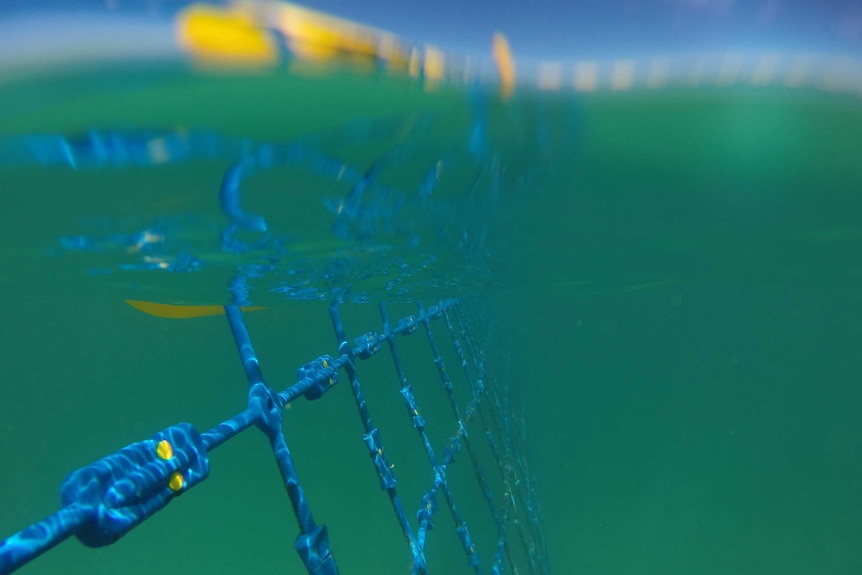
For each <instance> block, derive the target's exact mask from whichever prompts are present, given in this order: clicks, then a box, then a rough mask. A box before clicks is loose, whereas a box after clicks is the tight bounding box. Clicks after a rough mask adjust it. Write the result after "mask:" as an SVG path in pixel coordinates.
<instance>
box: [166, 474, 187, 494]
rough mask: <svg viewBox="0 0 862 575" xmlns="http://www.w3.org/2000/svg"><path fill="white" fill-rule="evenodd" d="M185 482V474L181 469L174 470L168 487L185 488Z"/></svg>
mask: <svg viewBox="0 0 862 575" xmlns="http://www.w3.org/2000/svg"><path fill="white" fill-rule="evenodd" d="M184 484H185V479H183V474H182V473H180V472H179V471H174V473H173V474H172V475H171V478H170V480H168V487H170V488H171V491H179V490H180V489H182V488H183V485H184Z"/></svg>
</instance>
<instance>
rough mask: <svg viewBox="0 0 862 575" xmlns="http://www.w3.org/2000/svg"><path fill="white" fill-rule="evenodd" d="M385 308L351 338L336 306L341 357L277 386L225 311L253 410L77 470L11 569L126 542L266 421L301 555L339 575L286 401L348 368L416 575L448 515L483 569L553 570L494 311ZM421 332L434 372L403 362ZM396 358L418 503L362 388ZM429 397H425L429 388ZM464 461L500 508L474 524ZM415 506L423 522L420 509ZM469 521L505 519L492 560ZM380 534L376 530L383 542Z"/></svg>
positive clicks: (17, 550) (325, 359) (319, 569)
mask: <svg viewBox="0 0 862 575" xmlns="http://www.w3.org/2000/svg"><path fill="white" fill-rule="evenodd" d="M379 310H380V315H381V323H382V327H381V329H379V330H374V331H368V332H366V333H364V334H362V335H359V336H358V337H356V338H355V339H354V341H353V343H350V341H349V339H350V338H349V336H348V334H347V333H346V330H345V327H344V323H343V321H342V317H341V313H340V311H339V306H338V305H337V304H333V305H332V307H331V308H330V316H331V321H332V325H333V328H334V331H335V335H336V338H337V341H338V352H337V353H336V354H334V355H322V356H320V357H318V358H317V359H315V360H312V361H309V362H308V363H306V364H304V365H302V366H301V367H300V368H299V369H298V370H297V382H296V383H295V384H293V385H291V386H289V387H287V388H285V389H283V390H281V391H276V389H275V388H273V387H271V386H270V385H269V384H268V383H267V382H266V380H265V378H264V376H263V371H262V369H261V365H260V363H259V361H258V358H257V355H256V353H255V350H254V347H253V345H252V340H251V337H250V334H249V332H248V330H247V329H246V326H245V322H244V320H243V314H242V311H241V309H240V308H239V307H238V306H234V305H229V306H225V314H226V316H227V319H228V322H229V325H230V328H231V331H232V333H233V336H234V340H235V342H236V347H237V350H238V352H239V355H240V358H241V360H242V363H243V368H244V371H245V373H246V376H247V378H248V382H249V395H248V406H247V408H246V409H245V410H244V411H242V412H241V413H239V414H238V415H236V416H235V417H233V418H231V419H228V420H226V421H224V422H223V423H221V424H219V425H217V426H216V427H214V428H213V429H210V430H208V431H204V432H198V431H197V430H196V429H195V427H194V426H193V425H191V424H189V423H180V424H177V425H174V426H171V427H169V428H167V429H165V430H163V431H161V432H159V433H157V434H155V435H154V436H153V437H152V438H150V439H147V440H144V441H141V442H137V443H133V444H131V445H129V446H126V447H125V448H123V449H121V450H120V451H118V452H117V453H114V454H113V455H110V456H108V457H105V458H103V459H101V460H99V461H97V462H95V463H93V464H91V465H88V466H86V467H83V468H81V469H79V470H77V471H75V472H73V473H72V474H70V475H69V476H68V477H67V478H66V480H65V481H64V483H63V485H62V487H61V490H60V492H61V499H62V502H63V508H62V509H61V510H60V511H58V512H57V513H55V514H53V515H52V516H50V517H48V518H46V519H44V520H43V521H40V522H38V523H36V524H34V525H32V526H30V527H29V528H27V529H24V530H23V531H21V532H19V533H17V534H15V535H13V536H11V537H9V538H8V539H6V540H4V541H3V542H2V543H0V572H2V573H9V572H12V571H13V570H15V569H16V568H17V567H19V566H21V565H23V564H24V563H26V562H27V561H29V560H31V559H33V558H34V557H36V556H38V555H39V554H41V553H43V552H44V551H46V550H47V549H50V548H51V547H53V546H54V545H56V544H57V543H58V542H60V541H62V540H63V539H65V538H67V537H69V536H71V535H72V534H74V535H76V536H77V537H78V539H79V540H80V541H81V542H83V543H84V544H86V545H88V546H91V547H99V546H104V545H108V544H111V543H114V542H116V541H117V540H118V539H120V538H121V537H122V536H123V535H125V534H126V533H127V532H128V531H129V530H131V529H132V528H133V527H135V526H136V525H138V524H140V523H141V522H143V521H144V520H146V519H147V518H148V517H150V516H151V515H152V514H153V513H155V512H156V511H158V510H160V509H162V508H163V507H164V506H166V505H167V504H168V503H169V502H171V501H172V500H173V499H174V498H175V497H177V496H179V495H181V494H183V493H185V492H186V491H188V490H189V489H190V488H191V487H194V486H195V485H197V484H198V483H200V482H201V481H203V480H204V479H206V478H207V476H208V475H209V473H210V468H211V462H210V458H209V453H210V452H211V451H212V450H213V449H215V448H216V447H218V446H219V445H221V444H222V443H224V442H226V441H228V440H230V439H231V438H233V437H234V436H236V435H237V434H238V433H240V432H242V431H244V430H245V429H248V428H249V427H252V426H257V427H258V428H260V429H261V430H262V431H263V432H264V434H265V435H266V436H267V437H268V438H269V441H270V445H271V447H272V450H273V453H274V455H275V458H276V461H277V463H278V466H279V469H280V471H281V474H282V478H283V481H284V485H285V488H286V490H287V493H288V496H289V498H290V501H291V504H292V507H293V511H294V513H295V515H296V518H297V521H298V525H299V531H300V533H299V535H298V536H297V538H296V540H295V542H294V548H295V549H296V551H297V553H298V554H299V556H300V558H301V560H302V562H303V563H304V565H305V567H306V569H307V571H308V573H313V574H325V573H329V574H334V573H337V572H338V568H337V566H336V556H335V554H333V551H332V549H331V547H330V542H329V536H328V533H327V530H326V526H325V525H323V524H318V523H316V522H315V519H314V517H313V515H312V505H311V503H310V502H309V501H308V499H307V498H306V495H305V493H304V491H303V483H302V480H303V479H304V478H303V476H302V474H301V473H300V470H298V469H297V467H296V466H295V465H294V463H293V460H292V457H291V453H290V449H289V446H288V445H287V442H286V441H285V437H284V434H283V432H282V413H283V409H284V407H285V406H286V405H288V404H290V403H291V402H293V401H295V400H297V399H299V398H305V399H307V400H311V401H313V400H318V399H321V398H322V397H323V396H324V395H325V394H326V393H327V392H329V391H330V390H332V389H333V388H334V387H335V385H336V383H338V381H339V378H340V376H341V374H346V377H347V383H348V384H349V386H350V390H351V393H352V395H353V398H354V401H355V403H356V407H357V411H358V414H359V416H360V419H361V423H362V428H363V432H364V433H363V435H362V442H363V443H364V445H365V448H366V449H367V451H368V453H369V455H370V458H371V461H372V464H373V468H374V472H376V474H377V476H378V478H379V480H380V487H381V489H382V490H383V491H384V492H385V493H386V495H387V497H388V498H389V500H390V501H391V504H392V509H393V511H394V514H395V517H396V520H397V521H398V524H399V526H400V528H401V531H402V533H403V535H404V538H405V541H406V543H407V547H408V550H409V557H410V568H409V571H410V572H411V573H414V574H423V573H428V572H430V571H433V565H429V564H428V562H427V560H426V548H428V547H430V546H433V544H434V543H433V541H434V538H433V537H432V536H430V532H431V530H432V528H433V527H434V526H435V522H438V521H439V517H438V515H440V514H448V515H450V516H451V518H452V520H453V525H454V528H455V531H456V533H457V536H458V540H459V541H460V544H461V547H462V550H463V552H464V555H465V557H466V562H467V564H468V567H469V570H470V571H472V572H475V573H481V572H490V573H506V572H509V573H536V574H542V573H547V572H548V567H547V552H546V548H545V543H544V537H543V534H542V525H541V520H540V517H539V506H538V501H537V498H536V489H535V484H534V481H533V477H532V475H531V473H530V469H529V464H528V460H527V457H526V452H527V451H526V444H525V441H526V429H525V424H524V420H523V417H522V416H521V415H520V414H519V411H518V409H517V408H516V407H515V406H516V405H517V404H518V402H517V400H516V398H514V397H513V387H512V386H511V381H509V379H508V378H506V377H504V376H503V375H501V370H497V369H493V368H491V365H492V364H493V363H494V361H497V360H499V359H500V358H499V357H497V356H498V354H497V353H495V352H494V346H493V343H492V342H490V341H489V338H487V337H485V335H484V333H485V332H484V328H485V327H486V324H484V323H483V321H482V320H481V316H480V315H479V314H478V313H477V312H476V311H475V309H474V308H472V307H471V306H468V305H466V304H464V303H461V302H459V301H458V300H444V301H441V302H439V303H438V304H435V305H433V306H430V307H428V308H425V307H423V306H422V305H421V304H420V305H419V307H418V310H417V312H416V313H415V314H411V315H408V316H405V317H402V318H400V319H399V320H397V321H392V320H390V317H389V314H388V311H387V307H386V305H385V304H382V303H381V304H380V305H379ZM411 334H413V337H414V338H417V337H419V338H422V337H424V339H425V340H426V345H427V348H428V349H429V350H430V355H428V357H427V360H428V361H427V362H426V363H425V364H424V365H421V364H417V363H410V364H407V363H405V362H404V361H402V356H401V353H400V349H401V346H402V345H403V342H402V339H403V338H405V337H407V336H409V335H411ZM384 355H388V356H389V357H390V359H391V361H392V365H393V367H394V370H395V372H396V374H397V381H398V383H399V386H398V389H397V391H398V393H400V395H401V398H402V400H403V405H404V407H405V412H404V416H405V417H407V418H409V419H410V425H411V427H412V428H413V429H414V430H415V432H416V435H417V439H418V442H417V443H416V444H415V449H418V450H422V451H423V452H424V454H425V457H426V459H427V471H426V473H424V477H425V481H424V484H425V485H424V487H422V488H421V489H422V492H423V495H422V497H421V500H419V501H405V500H403V499H402V498H401V496H400V493H399V488H398V478H397V474H396V471H395V465H394V463H393V462H392V461H391V460H390V459H389V457H388V456H387V452H386V450H385V445H386V443H385V441H384V433H383V432H382V431H381V429H380V428H379V427H377V426H376V425H375V420H374V419H373V417H372V408H373V405H369V403H368V401H367V400H366V393H365V391H366V389H367V387H366V386H367V385H369V384H368V382H367V381H366V380H365V379H364V378H362V382H360V373H361V372H362V371H363V369H362V368H361V365H360V364H362V363H363V362H365V361H366V360H371V359H372V358H374V357H377V356H384ZM447 356H448V357H450V358H454V359H455V365H452V364H451V363H449V362H448V361H447V359H446V357H447ZM378 360H382V358H378ZM428 370H432V371H436V373H437V378H438V380H439V384H440V386H439V388H438V390H437V392H439V393H443V394H444V395H445V401H446V403H448V405H449V407H450V409H451V414H452V417H453V420H452V421H450V423H449V425H448V426H447V427H448V429H449V432H448V439H447V440H446V441H445V443H444V444H443V445H435V444H434V442H433V441H432V439H431V438H430V436H429V434H428V433H427V432H426V428H427V426H428V423H427V422H426V419H425V412H424V411H423V405H422V402H421V401H419V400H418V399H417V393H416V392H415V390H414V387H413V385H412V384H411V381H412V380H413V376H414V375H415V374H417V372H418V373H421V372H423V371H424V372H427V371H428ZM502 373H505V370H502ZM373 383H375V382H372V384H373ZM376 383H379V382H376ZM395 391H396V390H395V389H393V390H392V392H395ZM428 391H429V390H422V394H427V393H428ZM438 423H439V422H438ZM287 424H288V425H289V422H288V423H287ZM483 451H484V452H486V453H487V454H490V457H488V456H487V455H486V456H485V458H484V460H483V456H482V452H483ZM458 466H460V467H462V468H464V467H467V468H469V469H470V471H471V473H472V475H473V477H474V479H475V482H476V484H477V485H478V488H479V491H480V492H481V494H482V497H483V499H484V500H485V503H486V505H487V511H486V513H484V514H482V516H479V517H467V516H466V515H465V514H464V513H463V511H462V509H461V508H460V507H459V506H460V505H462V504H463V503H464V502H465V497H469V495H467V494H466V493H462V492H459V490H458V489H455V488H454V487H453V484H452V481H451V480H450V479H449V478H448V477H449V474H450V473H451V472H452V470H453V468H456V469H457V467H458ZM312 480H313V478H312ZM414 509H415V510H417V511H415V515H414V514H413V513H411V511H412V510H414ZM411 515H413V516H415V519H416V520H415V522H414V521H412V520H411ZM468 521H469V522H471V523H470V524H471V526H473V528H475V526H476V525H480V526H481V525H482V524H483V523H484V522H487V523H489V524H490V525H492V528H491V531H492V532H493V533H494V534H495V535H494V539H495V541H496V544H495V545H494V546H493V547H492V548H488V549H483V550H481V553H482V554H483V555H482V557H484V558H485V560H484V563H483V561H480V549H479V548H478V546H477V544H476V543H475V540H474V535H473V533H474V532H473V531H471V527H468ZM360 527H361V526H360ZM365 537H366V538H367V537H369V535H368V534H366V535H365ZM373 539H374V537H373V535H371V541H372V542H373ZM483 564H484V565H485V566H486V567H485V570H484V571H483V569H482V566H483Z"/></svg>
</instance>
